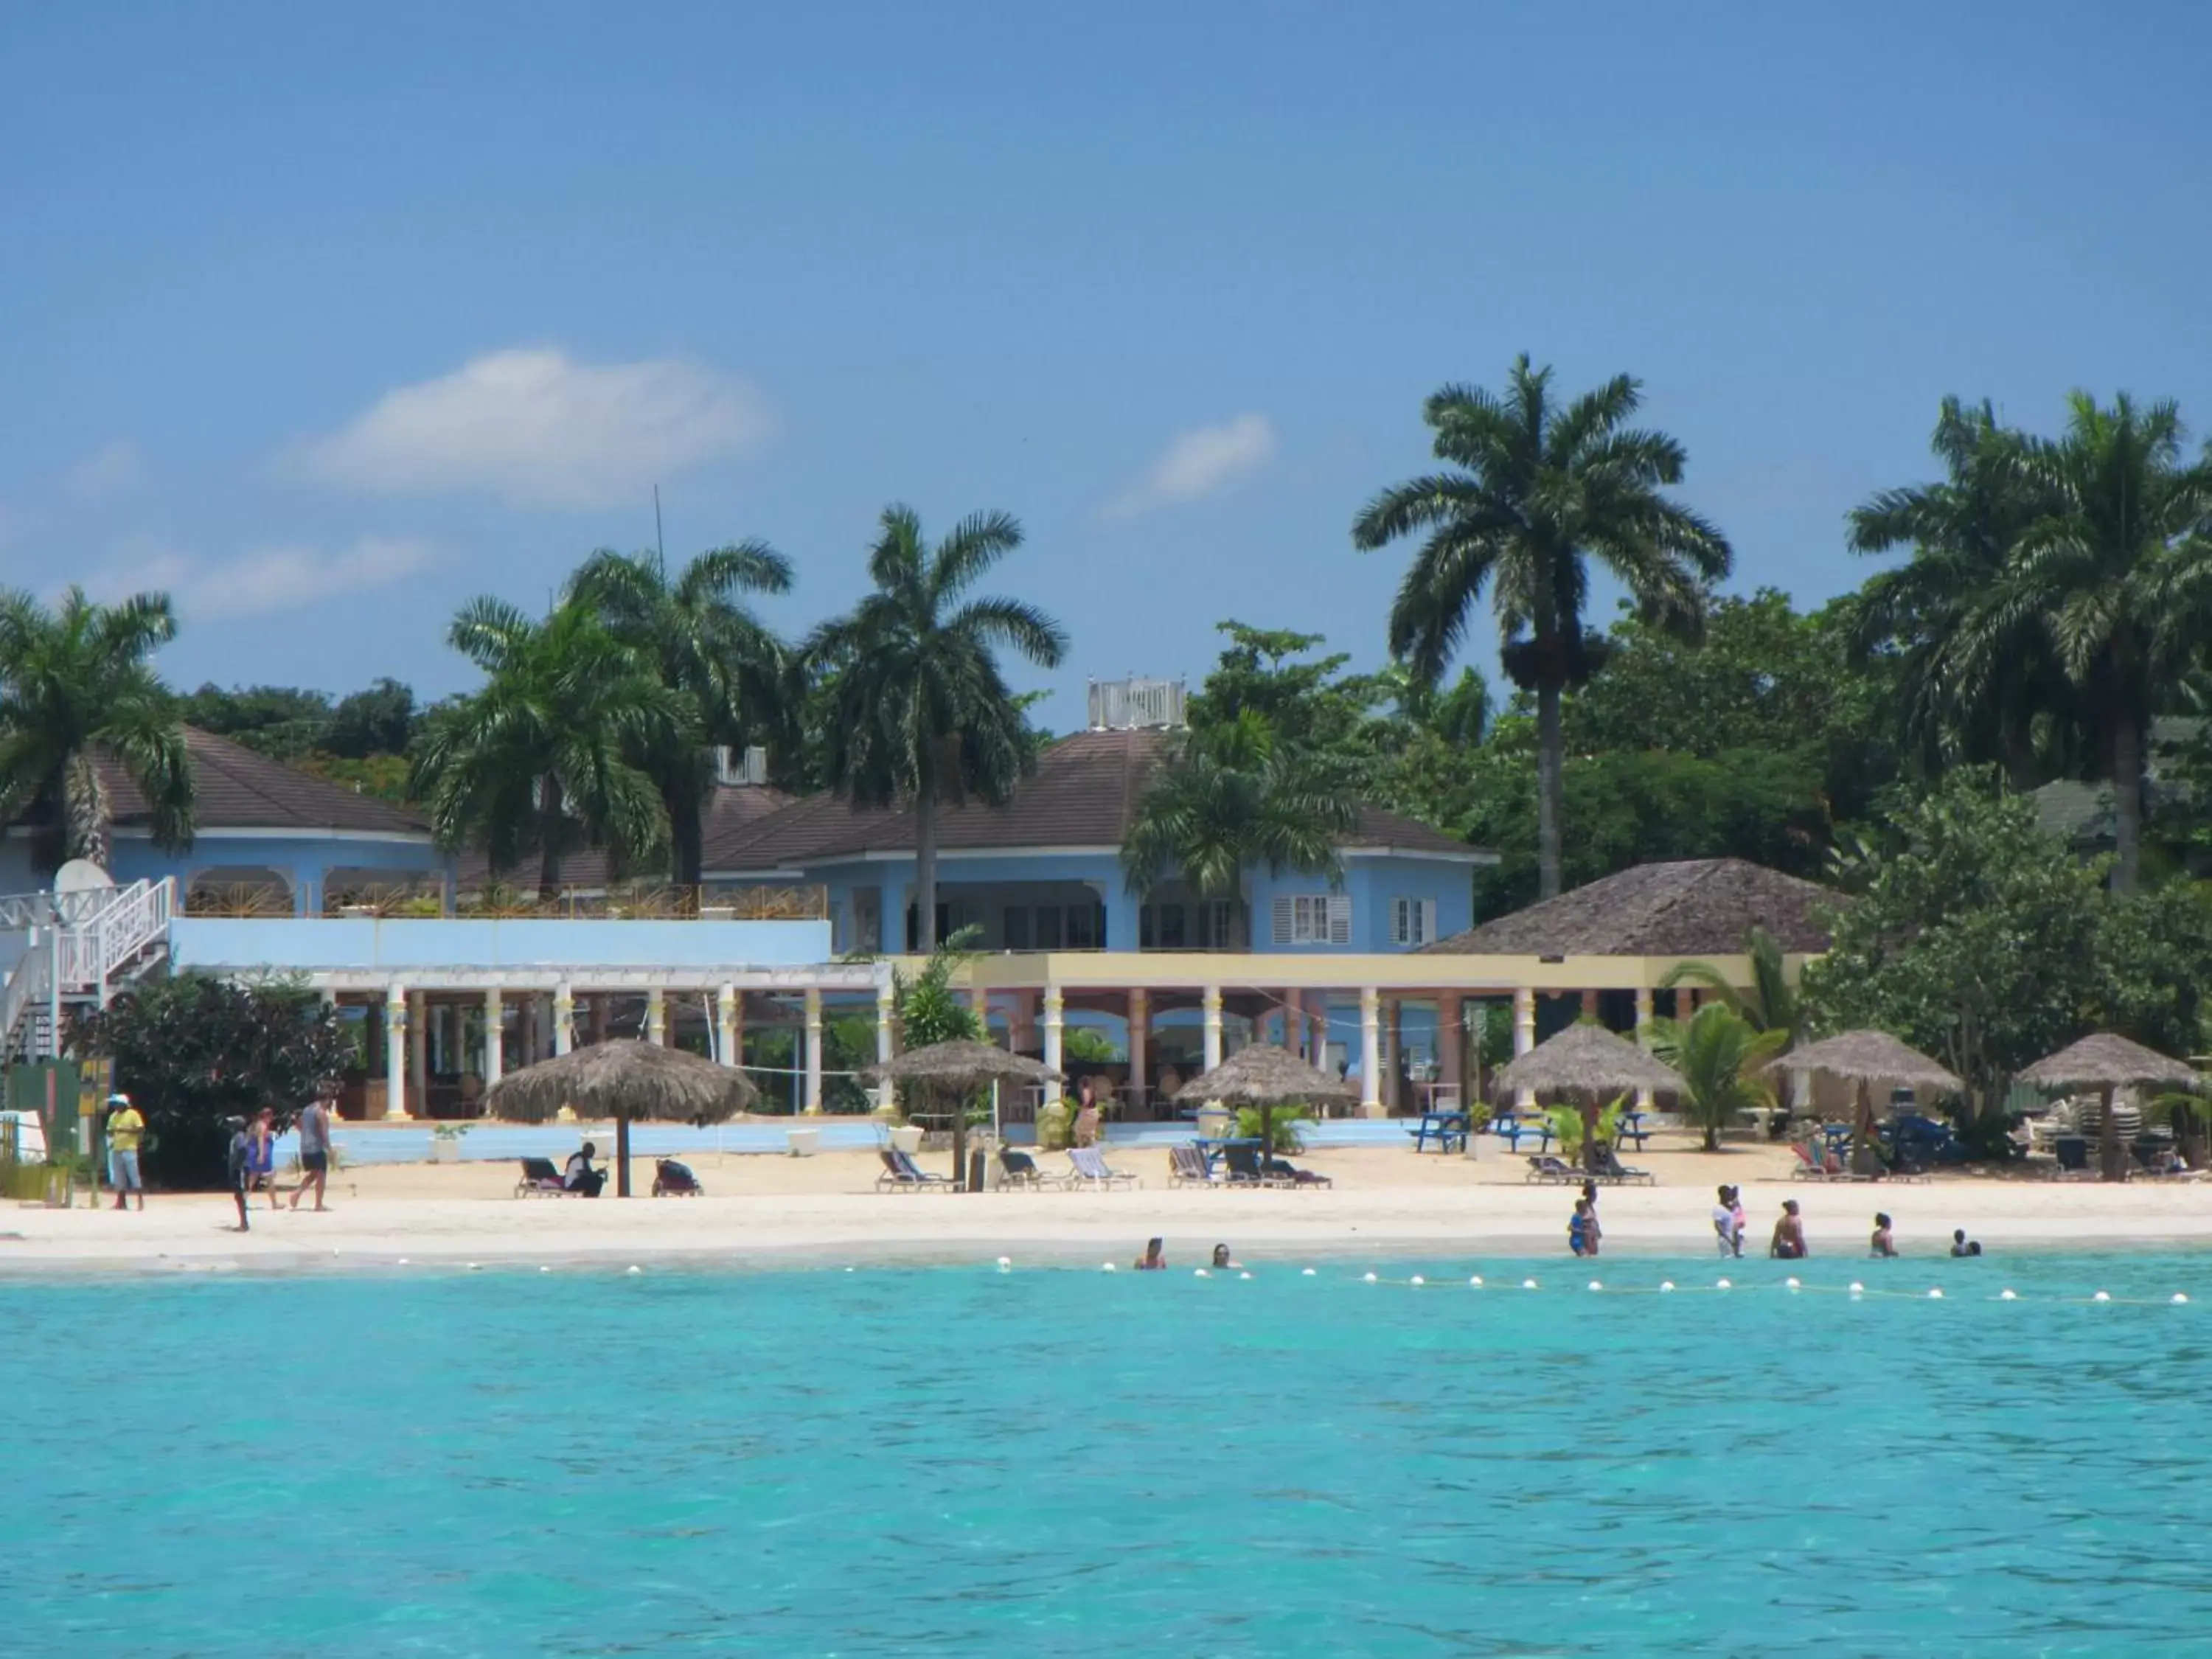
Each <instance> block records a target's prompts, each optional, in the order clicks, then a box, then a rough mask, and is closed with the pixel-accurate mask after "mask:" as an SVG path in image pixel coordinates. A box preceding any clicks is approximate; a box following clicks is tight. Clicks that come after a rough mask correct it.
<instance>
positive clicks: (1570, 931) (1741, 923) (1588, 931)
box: [1421, 859, 1840, 957]
mask: <svg viewBox="0 0 2212 1659" xmlns="http://www.w3.org/2000/svg"><path fill="white" fill-rule="evenodd" d="M1839 897H1840V896H1839V895H1838V894H1836V893H1832V892H1831V891H1830V890H1828V889H1826V888H1825V887H1822V886H1820V885H1819V884H1817V883H1814V882H1809V881H1801V880H1800V879H1798V878H1796V876H1785V875H1784V874H1783V873H1782V872H1780V871H1779V870H1770V869H1768V868H1766V866H1764V865H1759V864H1752V863H1749V862H1747V861H1746V860H1742V859H1686V860H1681V861H1680V862H1678V863H1672V864H1639V865H1638V866H1635V867H1634V868H1633V869H1630V870H1623V871H1622V872H1620V874H1618V875H1613V876H1607V877H1606V878H1605V879H1604V880H1602V881H1594V882H1592V883H1590V884H1589V886H1587V887H1577V888H1576V889H1575V890H1574V891H1572V892H1571V893H1562V894H1560V895H1559V897H1557V898H1555V899H1547V900H1545V901H1544V902H1541V903H1540V904H1532V905H1530V906H1529V907H1528V908H1527V909H1525V910H1516V911H1515V912H1514V913H1513V914H1512V915H1510V916H1500V917H1498V920H1497V921H1486V922H1484V923H1483V924H1482V925H1481V926H1480V927H1474V928H1470V929H1469V930H1468V931H1467V932H1466V933H1454V934H1453V935H1452V936H1451V937H1450V938H1449V939H1438V940H1437V942H1436V943H1435V944H1433V945H1423V946H1422V947H1421V949H1422V950H1423V951H1427V952H1430V953H1431V954H1434V955H1437V956H1503V957H1522V956H1527V957H1720V956H1735V955H1736V954H1737V953H1739V952H1740V951H1742V949H1743V936H1744V934H1745V933H1746V932H1747V931H1748V930H1749V929H1750V928H1751V927H1754V926H1757V927H1764V928H1765V929H1766V931H1767V932H1768V933H1771V934H1772V935H1773V936H1774V939H1775V941H1776V942H1777V943H1778V944H1779V945H1781V946H1782V948H1783V949H1784V951H1790V952H1810V951H1825V950H1826V949H1827V948H1828V933H1827V929H1826V928H1825V927H1822V926H1821V925H1820V921H1819V920H1818V919H1817V918H1816V917H1815V916H1814V906H1816V905H1832V904H1835V903H1837V902H1838V901H1839Z"/></svg>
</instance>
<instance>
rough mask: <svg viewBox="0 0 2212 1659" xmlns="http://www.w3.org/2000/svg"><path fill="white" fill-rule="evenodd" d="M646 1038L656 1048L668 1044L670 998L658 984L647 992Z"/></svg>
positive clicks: (664, 1046)
mask: <svg viewBox="0 0 2212 1659" xmlns="http://www.w3.org/2000/svg"><path fill="white" fill-rule="evenodd" d="M645 1040H646V1041H647V1042H650V1043H651V1044H652V1045H653V1047H654V1048H666V1047H667V1046H668V999H667V998H666V997H665V996H664V995H663V994H661V991H660V988H659V987H658V986H655V987H653V989H652V990H650V991H647V993H646V994H645Z"/></svg>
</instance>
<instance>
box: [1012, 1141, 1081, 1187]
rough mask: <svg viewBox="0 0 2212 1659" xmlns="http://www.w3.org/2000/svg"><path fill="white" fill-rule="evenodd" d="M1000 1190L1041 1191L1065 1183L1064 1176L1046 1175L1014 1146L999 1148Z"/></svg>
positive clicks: (1032, 1159) (1033, 1160)
mask: <svg viewBox="0 0 2212 1659" xmlns="http://www.w3.org/2000/svg"><path fill="white" fill-rule="evenodd" d="M999 1174H1000V1177H1001V1179H1000V1190H1001V1191H1002V1192H1015V1191H1018V1190H1023V1189H1027V1190H1029V1191H1032V1192H1041V1191H1042V1190H1043V1189H1044V1188H1047V1187H1062V1186H1066V1184H1067V1178H1066V1176H1056V1175H1047V1174H1046V1173H1045V1172H1044V1171H1043V1170H1040V1169H1039V1168H1037V1161H1036V1159H1035V1158H1031V1157H1030V1155H1029V1154H1028V1153H1027V1152H1023V1151H1022V1150H1021V1149H1020V1148H1018V1147H1016V1146H1001V1147H1000V1148H999Z"/></svg>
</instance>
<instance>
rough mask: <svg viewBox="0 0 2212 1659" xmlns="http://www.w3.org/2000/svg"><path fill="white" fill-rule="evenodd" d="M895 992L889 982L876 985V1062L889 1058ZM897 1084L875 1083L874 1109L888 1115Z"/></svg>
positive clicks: (886, 1062)
mask: <svg viewBox="0 0 2212 1659" xmlns="http://www.w3.org/2000/svg"><path fill="white" fill-rule="evenodd" d="M896 997H897V992H896V990H895V989H894V988H893V987H891V985H890V983H889V982H885V983H884V984H882V985H878V987H876V1064H877V1065H878V1066H888V1065H890V1060H891V1035H892V1033H891V1012H892V1010H893V1008H894V1007H895V1006H896ZM897 1092H898V1091H897V1085H895V1084H893V1083H891V1082H890V1081H889V1080H885V1081H884V1082H882V1083H879V1084H878V1085H876V1109H877V1110H878V1111H879V1112H881V1113H883V1114H884V1115H885V1116H886V1117H888V1116H889V1115H890V1114H891V1112H892V1111H894V1110H895V1109H896V1107H897V1099H896V1096H897Z"/></svg>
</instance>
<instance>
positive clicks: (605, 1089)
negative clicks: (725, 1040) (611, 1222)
mask: <svg viewBox="0 0 2212 1659" xmlns="http://www.w3.org/2000/svg"><path fill="white" fill-rule="evenodd" d="M759 1095H760V1091H759V1090H757V1089H756V1088H754V1087H753V1085H752V1084H751V1082H750V1080H749V1079H747V1078H746V1076H745V1074H744V1073H743V1072H740V1071H739V1070H738V1069H737V1067H735V1066H717V1065H716V1064H715V1063H714V1061H713V1060H702V1059H701V1058H700V1057H699V1056H698V1055H697V1054H689V1053H687V1052H685V1051H684V1049H681V1048H662V1047H661V1046H660V1045H659V1043H657V1042H634V1041H632V1040H630V1039H629V1038H627V1037H618V1038H615V1039H613V1040H611V1041H609V1042H594V1043H592V1044H591V1045H590V1046H588V1047H586V1048H575V1049H571V1050H570V1051H569V1052H568V1053H567V1054H556V1056H554V1058H552V1059H551V1060H540V1061H538V1064H537V1065H535V1066H524V1067H523V1068H522V1069H521V1070H520V1071H519V1072H510V1073H507V1076H505V1077H503V1078H501V1079H500V1080H499V1081H498V1082H496V1083H495V1084H493V1085H491V1087H490V1088H489V1089H488V1090H486V1091H484V1097H483V1098H484V1115H486V1116H487V1117H497V1118H505V1119H507V1120H508V1121H511V1122H516V1123H550V1121H552V1120H553V1119H554V1118H556V1116H558V1115H560V1111H561V1109H562V1107H563V1106H567V1107H570V1108H572V1109H574V1111H575V1113H576V1115H577V1116H579V1117H592V1118H598V1117H611V1118H612V1119H614V1121H615V1194H616V1196H617V1197H619V1198H628V1197H629V1126H630V1120H631V1119H633V1118H643V1119H645V1120H647V1121H652V1122H660V1123H720V1121H722V1120H723V1119H725V1118H728V1117H734V1116H736V1115H737V1114H738V1113H739V1112H742V1111H744V1109H746V1108H747V1107H749V1106H750V1105H751V1104H752V1103H753V1102H754V1101H755V1100H756V1099H757V1098H758V1097H759Z"/></svg>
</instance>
